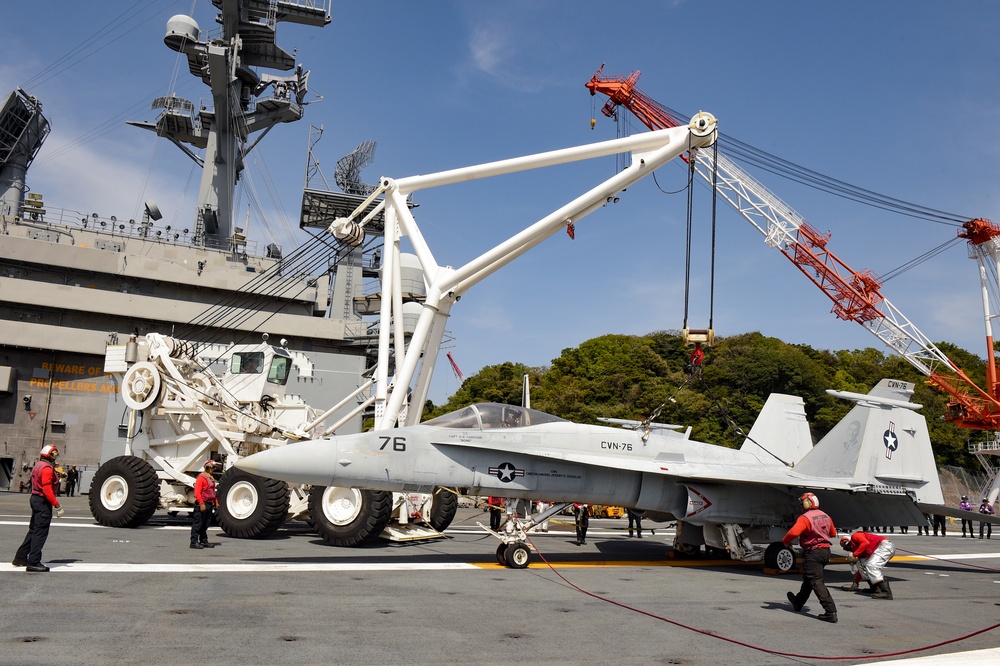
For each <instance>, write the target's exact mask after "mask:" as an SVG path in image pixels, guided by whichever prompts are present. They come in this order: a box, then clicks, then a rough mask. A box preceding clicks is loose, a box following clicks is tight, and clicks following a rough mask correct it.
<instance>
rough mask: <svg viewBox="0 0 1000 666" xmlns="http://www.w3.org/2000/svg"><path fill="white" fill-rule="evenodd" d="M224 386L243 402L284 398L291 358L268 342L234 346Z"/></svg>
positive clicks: (283, 350) (230, 354) (223, 379)
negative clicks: (267, 397)
mask: <svg viewBox="0 0 1000 666" xmlns="http://www.w3.org/2000/svg"><path fill="white" fill-rule="evenodd" d="M228 356H229V366H228V368H227V370H226V373H225V375H223V378H222V383H223V385H224V386H225V387H226V389H227V390H228V391H229V392H230V393H231V394H232V396H233V397H234V398H236V400H238V401H239V402H259V401H260V399H261V398H263V397H264V396H265V395H267V396H272V398H280V397H281V396H284V394H285V384H286V383H287V382H288V375H289V373H290V372H291V369H292V357H291V355H290V354H289V353H288V352H287V351H286V350H285V349H282V348H281V347H275V346H273V345H268V344H265V343H257V344H251V345H234V346H233V347H232V349H231V350H230V353H229V354H228Z"/></svg>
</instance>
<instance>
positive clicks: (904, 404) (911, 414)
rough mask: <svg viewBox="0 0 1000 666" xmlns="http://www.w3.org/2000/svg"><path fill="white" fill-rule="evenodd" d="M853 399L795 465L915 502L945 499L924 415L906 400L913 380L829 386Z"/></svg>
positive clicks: (836, 393) (819, 474) (940, 502)
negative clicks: (850, 388)
mask: <svg viewBox="0 0 1000 666" xmlns="http://www.w3.org/2000/svg"><path fill="white" fill-rule="evenodd" d="M827 393H829V394H830V395H833V396H836V397H838V398H843V399H845V400H852V401H854V402H855V403H856V404H855V406H854V408H853V409H852V410H851V411H850V412H848V413H847V416H845V417H844V418H843V420H841V421H840V423H838V424H837V425H836V426H834V428H833V429H832V430H831V431H830V432H829V433H828V434H827V435H826V437H824V438H823V439H822V440H821V441H820V442H819V443H818V444H817V445H816V447H815V448H814V449H813V450H812V452H810V453H809V454H808V455H806V457H805V458H803V459H802V461H801V462H800V463H799V464H798V465H796V467H795V471H797V472H800V473H802V474H808V475H810V476H816V477H825V478H836V479H842V480H846V481H850V482H853V483H857V484H859V485H865V486H870V487H871V489H872V490H873V491H874V492H889V493H891V492H902V491H905V492H907V493H909V494H911V495H912V496H913V497H914V499H916V501H918V502H923V503H927V504H943V503H944V496H943V495H942V493H941V483H940V481H939V480H938V473H937V466H936V464H935V463H934V452H933V450H932V449H931V440H930V435H929V434H928V431H927V421H926V420H925V419H924V417H923V415H922V414H920V413H918V412H917V411H916V410H918V409H920V408H921V405H918V404H914V403H911V402H909V401H908V400H909V398H910V396H911V395H912V394H913V384H912V383H911V382H901V381H896V380H891V379H883V380H882V381H881V382H879V383H878V385H877V386H876V387H875V388H874V389H872V390H871V392H870V393H868V394H867V395H864V394H861V393H849V392H846V391H827Z"/></svg>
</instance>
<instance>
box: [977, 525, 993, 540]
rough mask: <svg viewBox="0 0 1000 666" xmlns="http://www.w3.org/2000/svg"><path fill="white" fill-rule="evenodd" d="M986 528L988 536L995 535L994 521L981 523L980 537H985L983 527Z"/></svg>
mask: <svg viewBox="0 0 1000 666" xmlns="http://www.w3.org/2000/svg"><path fill="white" fill-rule="evenodd" d="M984 527H985V528H986V538H987V539H989V538H990V537H991V536H993V523H979V538H980V539H982V538H983V528H984Z"/></svg>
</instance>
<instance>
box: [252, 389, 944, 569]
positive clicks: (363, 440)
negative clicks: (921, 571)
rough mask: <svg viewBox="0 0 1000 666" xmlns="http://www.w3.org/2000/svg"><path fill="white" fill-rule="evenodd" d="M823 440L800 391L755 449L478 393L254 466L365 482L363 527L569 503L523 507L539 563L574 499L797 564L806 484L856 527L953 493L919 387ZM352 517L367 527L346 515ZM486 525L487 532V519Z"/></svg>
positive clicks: (709, 542) (518, 553)
mask: <svg viewBox="0 0 1000 666" xmlns="http://www.w3.org/2000/svg"><path fill="white" fill-rule="evenodd" d="M828 393H830V394H831V395H834V396H837V397H840V398H843V399H845V400H849V401H852V402H854V403H855V405H854V407H853V408H852V409H851V411H850V412H849V413H848V414H847V416H846V417H844V419H843V420H842V421H841V422H840V423H838V424H837V425H836V426H835V427H834V428H833V429H832V430H831V431H830V432H829V433H828V434H827V435H826V436H825V437H824V438H823V439H822V440H821V441H820V442H819V443H818V444H816V445H815V446H813V445H812V440H811V438H810V435H809V428H808V424H807V422H806V417H805V411H804V408H803V403H802V400H801V399H800V398H797V397H794V396H788V395H783V394H774V395H771V396H770V397H769V399H768V401H767V403H766V404H765V406H764V409H763V410H762V411H761V413H760V415H759V416H758V418H757V420H756V422H755V423H754V425H753V428H752V429H751V431H750V433H749V435H748V436H747V438H746V441H744V442H743V445H742V447H741V448H740V449H738V450H737V449H730V448H726V447H723V446H718V445H714V444H708V443H703V442H698V441H695V440H693V439H691V438H690V435H691V429H690V428H688V429H687V430H685V431H684V432H676V431H674V430H672V429H670V428H667V427H655V424H649V423H639V425H638V426H637V427H634V428H631V429H623V428H615V427H609V426H598V425H584V424H578V423H573V422H570V421H567V420H565V419H561V418H558V417H556V416H552V415H551V414H546V413H544V412H541V411H537V410H534V409H528V408H525V407H518V406H512V405H501V404H497V403H481V404H475V405H470V406H468V407H464V408H462V409H459V410H458V411H454V412H451V413H449V414H445V415H444V416H439V417H437V418H434V419H431V420H429V421H425V422H424V423H421V424H418V425H412V426H407V427H402V428H393V429H389V430H382V431H373V432H367V433H360V434H353V435H344V436H333V437H329V438H324V439H318V440H311V441H304V442H298V443H294V444H290V445H287V446H284V447H280V448H274V449H271V450H268V451H263V452H261V453H257V454H254V455H252V456H249V457H247V458H244V459H242V460H240V461H239V462H237V463H236V466H237V467H239V468H241V469H243V470H245V471H247V472H251V473H253V474H258V475H260V476H264V477H270V478H275V479H281V480H284V481H289V482H295V483H302V484H313V485H320V486H337V487H345V486H350V487H354V488H359V489H364V490H361V491H360V492H361V502H360V506H359V507H358V511H357V515H356V517H355V518H354V521H353V522H354V523H357V524H358V525H364V524H368V525H371V524H372V523H377V522H378V521H379V520H380V516H379V515H377V512H378V508H377V507H378V506H379V505H381V504H384V502H382V501H381V495H380V493H384V492H387V491H396V492H433V491H434V489H435V488H442V487H443V488H450V489H454V491H455V492H459V493H461V494H468V495H492V496H501V497H507V498H520V499H528V500H530V499H538V500H546V501H549V502H554V503H555V505H554V506H553V507H552V508H551V509H548V510H547V511H545V512H543V513H540V514H538V515H535V516H529V517H527V518H526V519H522V518H518V516H517V515H516V514H513V513H509V514H508V519H507V521H506V522H505V524H504V525H503V526H502V527H501V529H500V530H499V531H497V532H491V533H492V534H493V535H494V536H496V537H497V538H499V539H500V540H501V543H500V546H499V547H498V549H497V559H498V561H500V562H501V563H503V564H506V565H508V566H512V567H515V568H522V567H524V566H527V565H528V561H529V559H530V550H531V546H530V544H529V543H528V541H529V540H528V539H527V536H526V535H527V533H528V532H529V531H530V530H531V529H532V528H533V527H534V526H535V525H537V524H538V523H540V522H541V521H543V520H545V519H546V518H548V517H549V516H551V515H554V514H555V513H556V512H558V511H559V510H560V509H561V508H562V507H563V506H565V504H561V503H568V502H581V503H590V504H605V505H614V506H626V507H630V508H633V509H636V510H639V511H644V512H645V517H646V518H647V519H651V520H654V521H655V520H660V521H677V530H676V537H675V542H674V549H675V550H676V551H678V552H681V553H692V552H695V551H697V550H699V549H700V547H701V546H703V545H704V546H707V547H712V548H716V549H721V550H725V551H726V552H728V553H729V555H730V556H731V557H732V558H734V559H740V560H747V561H761V560H762V561H763V562H764V565H765V566H766V567H770V568H774V569H778V570H788V569H790V568H791V567H792V566H793V564H794V553H793V552H792V551H791V550H790V549H789V548H788V547H786V546H784V545H783V544H781V542H780V539H781V537H782V536H783V535H784V534H785V532H786V531H787V529H788V527H789V526H790V525H791V524H792V523H793V522H794V521H795V519H796V517H797V516H798V513H799V508H798V507H799V504H798V502H797V501H796V500H797V498H798V497H799V496H800V495H801V494H802V493H803V492H805V491H810V492H813V493H815V494H816V495H817V497H819V499H820V504H821V507H822V508H823V509H824V510H825V511H827V512H828V513H829V514H830V516H831V517H832V518H833V520H834V522H835V524H836V525H837V526H838V527H841V528H849V527H857V526H863V525H916V524H919V523H921V521H924V520H926V519H925V517H924V514H925V513H931V512H936V510H934V507H936V506H937V505H942V504H943V497H942V493H941V486H940V483H939V481H938V475H937V468H936V466H935V464H934V455H933V452H932V450H931V443H930V438H929V436H928V431H927V423H926V421H925V420H924V417H923V416H922V415H921V414H919V413H918V412H917V411H916V410H918V409H920V407H921V405H918V404H914V403H912V402H910V401H909V399H910V397H911V396H912V394H913V384H912V383H910V382H903V381H897V380H891V379H883V380H882V381H881V382H879V384H878V385H877V386H876V387H875V388H874V389H872V391H871V392H870V393H868V394H867V395H865V394H859V393H848V392H843V391H828ZM340 529H353V528H352V527H351V526H350V525H347V524H344V525H341V526H340ZM484 529H486V528H484Z"/></svg>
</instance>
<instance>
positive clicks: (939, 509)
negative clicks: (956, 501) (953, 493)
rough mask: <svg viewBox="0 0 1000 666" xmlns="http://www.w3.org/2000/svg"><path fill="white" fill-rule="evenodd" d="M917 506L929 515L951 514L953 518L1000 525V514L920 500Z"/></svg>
mask: <svg viewBox="0 0 1000 666" xmlns="http://www.w3.org/2000/svg"><path fill="white" fill-rule="evenodd" d="M917 508H918V509H920V510H921V511H923V512H924V513H926V514H929V515H933V514H937V515H939V516H951V517H952V518H958V519H962V518H964V519H965V520H972V521H978V522H982V523H992V524H994V525H1000V516H996V515H993V516H991V515H989V514H982V513H979V512H978V511H963V510H962V509H955V508H952V507H950V506H945V505H944V504H923V503H921V502H918V503H917Z"/></svg>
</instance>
